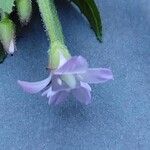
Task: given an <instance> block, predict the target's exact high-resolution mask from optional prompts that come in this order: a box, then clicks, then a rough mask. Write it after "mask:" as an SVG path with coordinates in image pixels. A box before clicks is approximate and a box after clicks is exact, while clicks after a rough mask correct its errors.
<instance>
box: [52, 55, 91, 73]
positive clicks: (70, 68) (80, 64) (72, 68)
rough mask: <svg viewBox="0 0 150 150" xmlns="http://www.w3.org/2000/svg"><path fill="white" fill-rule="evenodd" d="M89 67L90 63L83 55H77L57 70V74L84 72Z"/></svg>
mask: <svg viewBox="0 0 150 150" xmlns="http://www.w3.org/2000/svg"><path fill="white" fill-rule="evenodd" d="M87 68H88V63H87V61H86V59H85V58H83V57H82V56H78V57H77V56H75V57H72V58H71V59H69V60H68V61H67V62H66V63H65V64H64V65H62V66H61V67H60V68H58V69H57V70H56V72H55V74H57V75H62V74H77V73H84V72H86V70H87Z"/></svg>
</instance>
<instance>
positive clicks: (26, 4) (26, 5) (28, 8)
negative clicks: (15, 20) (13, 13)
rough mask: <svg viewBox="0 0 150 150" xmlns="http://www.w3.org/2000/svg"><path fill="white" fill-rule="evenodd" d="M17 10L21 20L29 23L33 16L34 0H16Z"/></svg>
mask: <svg viewBox="0 0 150 150" xmlns="http://www.w3.org/2000/svg"><path fill="white" fill-rule="evenodd" d="M16 6H17V11H18V15H19V19H20V22H21V23H23V24H27V23H28V22H29V20H30V18H31V13H32V2H31V0H16Z"/></svg>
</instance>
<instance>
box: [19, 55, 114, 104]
mask: <svg viewBox="0 0 150 150" xmlns="http://www.w3.org/2000/svg"><path fill="white" fill-rule="evenodd" d="M111 79H113V75H112V72H111V70H110V69H106V68H88V63H87V61H86V59H85V58H83V57H82V56H75V57H72V58H70V59H69V60H65V59H64V57H63V56H62V55H61V56H60V64H59V66H58V68H57V69H55V70H50V75H49V76H48V78H46V79H44V80H42V81H39V82H26V81H20V80H19V81H18V83H19V85H20V86H21V87H22V88H23V89H24V90H25V91H27V92H29V93H38V92H40V91H42V96H47V98H48V99H49V104H59V103H61V102H63V101H64V100H66V98H67V96H68V95H69V93H70V92H71V93H72V94H73V96H75V97H76V99H77V100H78V101H80V102H81V103H84V104H89V103H90V102H91V87H90V86H89V83H104V82H106V81H108V80H111Z"/></svg>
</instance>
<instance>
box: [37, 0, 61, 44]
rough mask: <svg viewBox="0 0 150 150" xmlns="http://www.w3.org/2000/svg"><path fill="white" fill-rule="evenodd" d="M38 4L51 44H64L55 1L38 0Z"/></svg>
mask: <svg viewBox="0 0 150 150" xmlns="http://www.w3.org/2000/svg"><path fill="white" fill-rule="evenodd" d="M37 2H38V6H39V9H40V12H41V16H42V19H43V22H44V24H45V27H46V30H47V32H48V35H49V37H50V40H51V44H52V43H53V42H56V41H59V42H61V43H62V44H64V36H63V33H62V27H61V24H60V21H59V18H58V14H57V10H56V8H55V4H54V0H37Z"/></svg>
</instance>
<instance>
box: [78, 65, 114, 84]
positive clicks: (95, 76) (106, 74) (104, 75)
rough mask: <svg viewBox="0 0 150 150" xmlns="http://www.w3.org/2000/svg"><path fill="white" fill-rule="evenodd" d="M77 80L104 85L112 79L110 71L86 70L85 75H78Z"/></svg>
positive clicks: (104, 69)
mask: <svg viewBox="0 0 150 150" xmlns="http://www.w3.org/2000/svg"><path fill="white" fill-rule="evenodd" d="M78 78H79V80H81V81H83V82H87V83H104V82H106V81H108V80H111V79H113V74H112V72H111V70H110V69H106V68H93V69H88V71H87V72H86V73H83V74H80V75H78Z"/></svg>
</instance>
